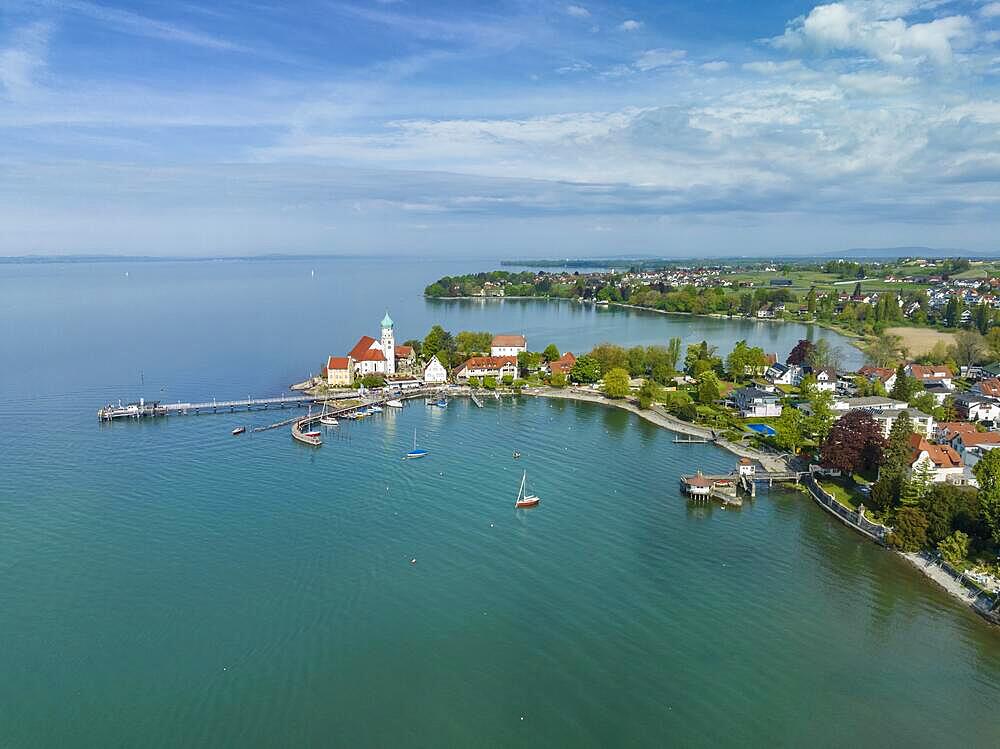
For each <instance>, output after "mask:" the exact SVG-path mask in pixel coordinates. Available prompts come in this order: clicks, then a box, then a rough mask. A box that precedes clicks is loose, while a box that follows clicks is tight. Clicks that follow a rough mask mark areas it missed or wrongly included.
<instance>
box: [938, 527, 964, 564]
mask: <svg viewBox="0 0 1000 749" xmlns="http://www.w3.org/2000/svg"><path fill="white" fill-rule="evenodd" d="M969 545H970V539H969V536H968V535H967V534H965V533H962V531H955V532H954V533H952V534H951V535H950V536H948V537H947V538H943V539H941V541H939V542H938V546H937V548H938V551H939V552H940V553H941V556H943V557H944V558H945V561H947V562H948V564H950V565H952V566H953V567H961V566H963V563H964V562H965V560H966V559H967V558H968V556H969Z"/></svg>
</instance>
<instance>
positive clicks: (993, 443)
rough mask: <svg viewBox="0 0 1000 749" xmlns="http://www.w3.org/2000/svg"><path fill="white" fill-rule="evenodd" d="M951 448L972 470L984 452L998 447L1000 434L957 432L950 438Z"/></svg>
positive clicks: (999, 445)
mask: <svg viewBox="0 0 1000 749" xmlns="http://www.w3.org/2000/svg"><path fill="white" fill-rule="evenodd" d="M951 446H952V448H954V450H955V452H957V453H958V454H959V455H961V456H962V460H963V461H964V462H965V465H967V466H969V468H972V466H974V465H975V464H976V463H978V462H979V459H980V458H981V457H982V456H983V454H984V453H985V452H986V451H988V450H993V449H995V448H997V447H1000V432H959V433H958V434H956V435H955V436H953V437H952V438H951Z"/></svg>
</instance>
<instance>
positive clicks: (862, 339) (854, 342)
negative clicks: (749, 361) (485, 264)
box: [424, 294, 923, 351]
mask: <svg viewBox="0 0 1000 749" xmlns="http://www.w3.org/2000/svg"><path fill="white" fill-rule="evenodd" d="M424 299H433V300H435V301H452V300H454V301H477V302H478V301H483V302H487V301H489V302H502V301H504V300H506V299H513V300H516V301H533V302H578V303H579V300H578V299H571V298H569V297H558V296H551V297H550V296H486V297H483V296H427V295H426V294H425V295H424ZM584 304H590V306H593V307H597V306H598V305H596V304H593V303H591V302H584ZM601 306H606V307H621V308H624V309H632V310H638V311H639V312H652V313H654V314H657V315H677V316H679V317H710V318H714V319H716V320H742V321H744V322H764V323H785V324H789V323H790V324H794V325H816V326H818V327H820V328H824V329H825V330H829V331H831V332H833V333H836V334H837V335H840V336H843V337H844V338H846V339H847V342H848V343H849V344H850V345H851V346H853V347H854V348H856V349H858V350H859V351H862V350H863V346H864V345H865V344H866V343H869V342H870V341H871V340H872V339H870V338H869V337H867V336H864V335H861V334H860V333H855V332H854V331H853V330H843V329H842V328H838V327H837V326H836V325H833V324H831V323H828V322H824V321H821V320H816V319H813V320H785V319H784V318H776V317H744V316H738V317H737V316H733V315H725V314H723V313H721V312H675V311H671V310H663V309H655V308H653V307H640V306H639V305H637V304H627V303H625V302H608V303H607V305H601ZM914 330H923V328H919V327H915V328H914Z"/></svg>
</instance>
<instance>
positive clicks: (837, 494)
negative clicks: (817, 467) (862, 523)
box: [819, 478, 858, 510]
mask: <svg viewBox="0 0 1000 749" xmlns="http://www.w3.org/2000/svg"><path fill="white" fill-rule="evenodd" d="M819 485H820V486H822V487H823V489H824V490H825V491H826V492H827V494H829V495H831V496H832V497H833V498H834V499H835V500H837V501H838V502H840V504H842V505H844V507H846V508H847V509H849V510H857V509H858V506H857V504H855V501H854V500H855V499H856V497H857V495H855V494H854V493H853V492H850V491H848V490H847V488H846V487H845V486H844V482H842V481H836V480H834V479H829V478H827V479H823V480H822V481H820V482H819Z"/></svg>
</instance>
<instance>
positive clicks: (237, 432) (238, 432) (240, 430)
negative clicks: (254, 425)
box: [233, 427, 247, 437]
mask: <svg viewBox="0 0 1000 749" xmlns="http://www.w3.org/2000/svg"><path fill="white" fill-rule="evenodd" d="M246 430H247V428H246V427H236V428H235V429H234V430H233V436H234V437H236V436H238V435H241V434H243V432H245V431H246Z"/></svg>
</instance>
